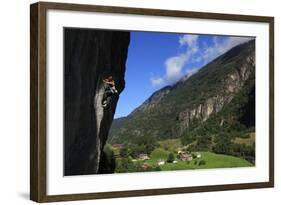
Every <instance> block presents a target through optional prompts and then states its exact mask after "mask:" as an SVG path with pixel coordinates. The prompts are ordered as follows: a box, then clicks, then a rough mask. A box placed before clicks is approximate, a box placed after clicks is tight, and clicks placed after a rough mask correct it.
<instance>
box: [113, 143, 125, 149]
mask: <svg viewBox="0 0 281 205" xmlns="http://www.w3.org/2000/svg"><path fill="white" fill-rule="evenodd" d="M112 147H113V148H114V149H122V148H123V147H124V144H113V145H112Z"/></svg>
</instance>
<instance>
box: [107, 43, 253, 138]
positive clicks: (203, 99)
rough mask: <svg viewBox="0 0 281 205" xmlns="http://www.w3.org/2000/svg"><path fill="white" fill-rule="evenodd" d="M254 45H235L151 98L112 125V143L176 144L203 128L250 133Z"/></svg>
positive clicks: (251, 123)
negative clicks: (162, 141)
mask: <svg viewBox="0 0 281 205" xmlns="http://www.w3.org/2000/svg"><path fill="white" fill-rule="evenodd" d="M254 105H255V41H254V40H252V41H249V42H247V43H244V44H241V45H238V46H236V47H234V48H232V49H231V50H229V51H228V52H226V53H225V54H223V55H221V56H219V57H218V58H216V59H215V60H213V61H212V62H210V63H209V64H207V65H206V66H204V67H203V68H202V69H200V70H199V71H198V72H197V73H196V74H194V75H193V76H191V77H189V78H187V79H182V80H180V81H179V82H178V83H176V84H175V85H173V86H167V87H164V88H162V89H160V90H158V91H156V92H155V93H154V94H152V95H151V97H150V98H148V99H147V100H146V101H145V102H144V103H143V104H142V105H141V106H139V107H138V108H136V109H135V110H134V111H133V112H132V113H131V114H129V115H128V116H127V117H124V118H121V119H116V120H114V121H113V124H112V127H111V130H110V134H109V140H108V141H109V142H110V143H124V142H131V143H133V142H134V141H135V140H137V139H138V138H141V137H153V138H156V139H157V140H159V139H168V138H179V137H182V136H184V135H186V133H187V132H188V133H190V132H192V131H193V130H198V129H200V127H202V126H204V124H206V123H208V124H213V125H214V126H220V127H222V128H223V127H227V128H228V129H233V130H235V129H246V128H247V127H254V122H255V116H254V113H255V112H254V109H255V106H254Z"/></svg>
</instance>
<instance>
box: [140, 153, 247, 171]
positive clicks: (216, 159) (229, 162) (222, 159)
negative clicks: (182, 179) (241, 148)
mask: <svg viewBox="0 0 281 205" xmlns="http://www.w3.org/2000/svg"><path fill="white" fill-rule="evenodd" d="M168 154H169V152H167V151H165V150H163V149H161V148H158V149H156V150H154V151H153V152H152V154H151V158H150V159H149V160H146V161H145V162H146V163H148V164H150V165H152V166H157V160H159V159H167V156H168ZM200 154H201V158H199V159H193V160H192V161H190V162H187V161H181V160H178V159H177V161H178V162H177V163H165V164H164V165H161V166H160V167H161V170H163V171H168V170H188V169H210V168H231V167H249V166H253V165H252V164H251V163H250V162H248V161H246V160H244V159H241V158H238V157H233V156H229V155H223V154H215V153H212V152H200ZM201 160H204V161H205V162H206V164H204V165H199V162H200V161H201Z"/></svg>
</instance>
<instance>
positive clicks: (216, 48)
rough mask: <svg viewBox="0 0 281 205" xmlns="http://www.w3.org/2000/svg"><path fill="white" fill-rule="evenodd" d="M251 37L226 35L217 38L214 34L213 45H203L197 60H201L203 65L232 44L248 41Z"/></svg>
mask: <svg viewBox="0 0 281 205" xmlns="http://www.w3.org/2000/svg"><path fill="white" fill-rule="evenodd" d="M251 39H252V38H246V37H227V38H226V39H224V40H219V38H218V37H217V36H214V37H213V45H212V46H209V47H208V46H207V47H205V49H203V53H202V55H200V56H199V57H198V59H197V61H198V62H202V63H203V65H205V64H207V63H208V62H210V61H212V60H213V59H215V58H216V57H218V56H219V55H221V54H223V53H225V52H226V51H228V50H229V49H231V48H233V47H234V46H237V45H239V44H242V43H245V42H248V41H249V40H251Z"/></svg>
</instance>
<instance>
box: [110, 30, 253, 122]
mask: <svg viewBox="0 0 281 205" xmlns="http://www.w3.org/2000/svg"><path fill="white" fill-rule="evenodd" d="M249 40H250V38H248V37H230V36H215V35H195V34H194V35H192V34H175V33H157V32H131V41H130V45H129V52H128V58H127V63H126V73H125V82H126V85H125V89H124V91H123V92H122V93H121V94H120V98H119V101H118V104H117V109H116V112H115V116H114V118H119V117H124V116H127V115H128V114H130V112H132V111H133V110H134V109H135V108H137V107H138V106H140V105H141V104H142V103H143V102H144V101H145V100H146V99H147V98H148V97H149V96H150V95H151V94H152V93H153V92H155V91H156V90H158V89H160V88H162V87H164V86H166V85H172V84H174V83H176V82H177V81H178V80H180V79H181V78H183V77H189V76H191V75H193V74H194V73H196V72H197V71H198V70H199V69H200V68H201V67H202V66H204V65H205V64H207V63H208V62H210V61H212V60H213V59H214V58H216V57H217V56H219V55H221V54H222V53H225V52H226V51H227V50H229V49H230V48H232V47H234V46H236V45H238V44H241V43H243V42H247V41H249Z"/></svg>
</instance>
